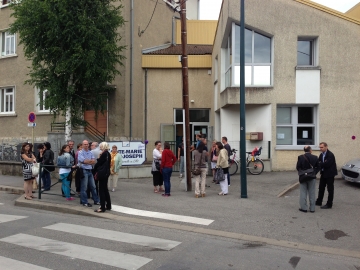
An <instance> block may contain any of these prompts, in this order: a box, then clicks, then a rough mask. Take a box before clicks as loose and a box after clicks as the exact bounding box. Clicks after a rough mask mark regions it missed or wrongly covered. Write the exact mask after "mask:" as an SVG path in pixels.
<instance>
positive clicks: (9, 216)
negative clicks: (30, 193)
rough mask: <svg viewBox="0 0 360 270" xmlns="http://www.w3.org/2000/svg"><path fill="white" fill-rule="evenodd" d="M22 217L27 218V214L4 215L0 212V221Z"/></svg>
mask: <svg viewBox="0 0 360 270" xmlns="http://www.w3.org/2000/svg"><path fill="white" fill-rule="evenodd" d="M22 218H27V216H14V215H4V214H0V223H4V222H9V221H14V220H19V219H22Z"/></svg>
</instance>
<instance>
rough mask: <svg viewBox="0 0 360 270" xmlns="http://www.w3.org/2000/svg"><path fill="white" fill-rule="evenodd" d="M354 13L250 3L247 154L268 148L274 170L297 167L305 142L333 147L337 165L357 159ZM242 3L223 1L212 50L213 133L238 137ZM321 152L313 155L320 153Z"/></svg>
mask: <svg viewBox="0 0 360 270" xmlns="http://www.w3.org/2000/svg"><path fill="white" fill-rule="evenodd" d="M359 24H360V21H358V20H357V19H356V18H352V17H349V16H347V15H345V14H343V13H340V12H337V11H334V10H331V9H328V8H326V7H323V6H320V5H317V4H313V3H311V2H310V1H305V0H272V1H261V0H247V1H245V28H246V29H245V85H246V90H245V91H246V94H245V104H246V105H245V107H246V131H247V132H262V133H263V141H247V151H250V150H251V149H252V148H253V147H254V146H259V145H262V146H263V147H264V148H265V147H266V145H267V146H268V148H269V149H267V151H268V152H269V153H270V156H271V165H272V170H293V169H295V160H296V158H297V156H298V155H299V154H301V153H303V147H304V145H311V146H312V147H313V149H315V150H319V148H318V145H319V143H320V142H322V141H325V142H327V143H328V145H329V149H331V150H332V151H333V152H334V153H335V155H336V157H337V161H338V166H341V165H342V163H343V162H345V161H346V160H347V159H349V158H351V157H356V156H357V153H356V151H353V150H354V149H357V148H358V147H359V141H358V139H357V137H358V136H359V135H360V126H359V125H358V121H359V120H358V117H357V115H358V106H357V105H356V104H357V103H358V85H359V76H358V74H359V72H360V67H359V65H358V64H357V60H356V59H357V56H358V55H359V48H360V47H359V45H360V36H359V35H358V33H359V30H360V28H359ZM239 25H240V1H237V0H224V1H223V3H222V9H221V12H220V16H219V21H218V26H217V30H216V36H215V41H214V49H213V54H212V62H213V76H212V80H213V83H214V110H215V134H216V137H217V138H220V136H224V135H225V134H226V135H227V137H228V139H229V140H230V141H237V140H239V138H240V108H239V104H240V97H239V85H240V26H239ZM315 153H316V152H315Z"/></svg>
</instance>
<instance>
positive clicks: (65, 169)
mask: <svg viewBox="0 0 360 270" xmlns="http://www.w3.org/2000/svg"><path fill="white" fill-rule="evenodd" d="M69 152H70V146H69V145H67V144H65V145H63V146H62V147H61V150H60V152H59V156H58V159H57V165H58V166H59V178H60V180H61V183H62V185H61V189H62V191H63V192H64V195H65V198H66V200H67V201H73V200H75V198H73V197H71V196H70V180H69V179H68V176H69V174H70V173H71V168H70V167H72V168H75V166H74V157H73V156H72V155H70V153H69Z"/></svg>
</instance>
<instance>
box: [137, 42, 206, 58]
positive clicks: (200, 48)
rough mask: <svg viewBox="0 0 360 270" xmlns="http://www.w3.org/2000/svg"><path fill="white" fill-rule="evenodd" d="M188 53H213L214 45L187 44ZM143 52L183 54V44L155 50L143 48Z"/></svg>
mask: <svg viewBox="0 0 360 270" xmlns="http://www.w3.org/2000/svg"><path fill="white" fill-rule="evenodd" d="M186 49H187V54H188V55H205V54H211V53H212V49H213V46H212V45H193V44H191V45H189V44H188V45H187V46H186ZM143 54H153V55H181V54H182V45H181V44H180V45H174V46H169V47H167V48H158V49H155V48H153V50H149V51H146V50H143Z"/></svg>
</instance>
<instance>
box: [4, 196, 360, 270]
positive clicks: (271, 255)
mask: <svg viewBox="0 0 360 270" xmlns="http://www.w3.org/2000/svg"><path fill="white" fill-rule="evenodd" d="M18 197H19V195H14V194H8V193H6V192H0V222H1V223H0V265H1V266H0V269H2V270H8V269H44V268H45V269H126V268H125V267H128V268H127V269H144V270H145V269H149V270H150V269H161V270H168V269H171V270H180V269H184V270H185V269H337V270H338V269H354V270H358V269H360V259H354V258H349V257H341V256H333V255H327V254H321V253H314V252H308V251H302V250H299V249H290V248H282V247H277V246H273V245H267V244H265V243H259V242H248V241H241V240H235V239H230V238H221V237H217V236H211V235H206V234H203V233H195V232H185V231H183V230H176V229H170V228H163V227H156V226H151V225H146V224H145V223H144V224H137V223H131V222H124V221H119V220H110V219H102V218H96V217H95V218H94V217H86V216H76V215H69V214H62V213H55V212H49V211H43V210H36V209H31V208H22V207H14V201H15V200H16V199H17V198H18ZM4 217H6V218H16V217H17V218H19V219H17V220H11V221H7V222H4ZM49 226H50V227H49ZM45 227H47V228H45ZM98 232H99V233H98ZM87 234H88V235H87ZM148 237H151V238H148ZM136 239H137V240H136ZM139 239H140V240H139ZM39 249H40V250H39ZM124 254H125V255H124ZM131 256H137V257H131ZM9 260H10V261H9ZM12 260H13V261H12ZM22 263H28V264H31V265H27V266H24V267H22V266H21V267H20V266H19V265H21V264H22ZM124 263H125V264H126V263H128V266H124V265H123V264H124ZM6 265H8V266H6ZM120 265H121V266H122V267H120ZM140 265H142V266H140ZM36 266H39V267H42V268H36ZM139 266H140V267H139ZM6 267H7V268H6Z"/></svg>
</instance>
